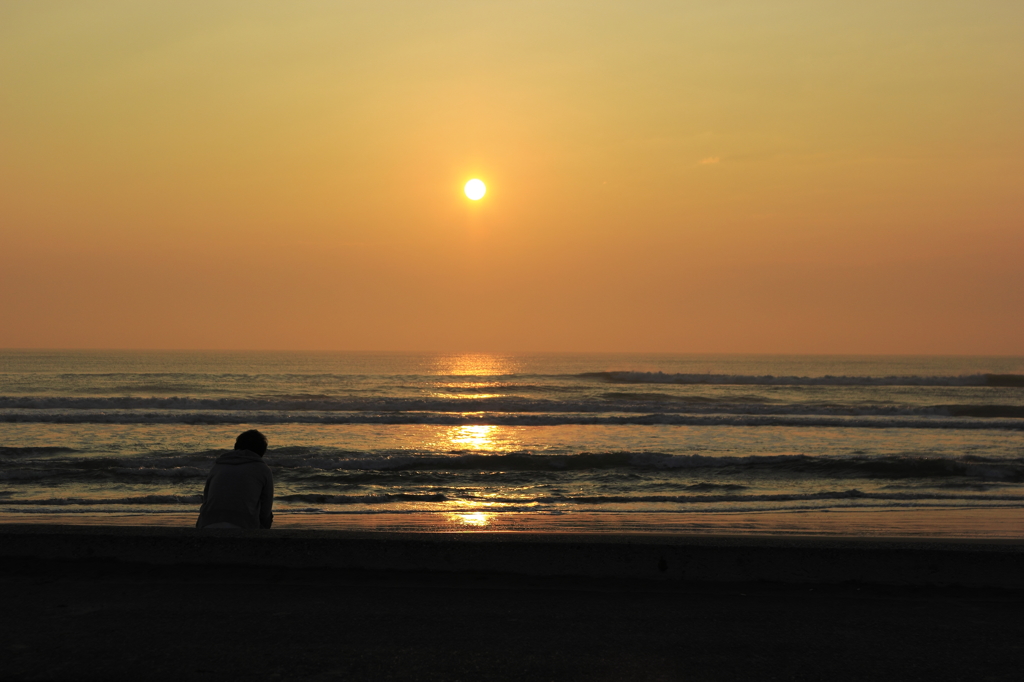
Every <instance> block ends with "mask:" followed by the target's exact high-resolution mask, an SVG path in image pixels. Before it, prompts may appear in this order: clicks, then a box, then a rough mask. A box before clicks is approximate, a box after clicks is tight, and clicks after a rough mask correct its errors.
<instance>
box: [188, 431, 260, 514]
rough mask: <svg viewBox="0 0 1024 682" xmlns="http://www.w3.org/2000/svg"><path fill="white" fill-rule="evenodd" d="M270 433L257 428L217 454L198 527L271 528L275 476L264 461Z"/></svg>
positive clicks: (247, 432)
mask: <svg viewBox="0 0 1024 682" xmlns="http://www.w3.org/2000/svg"><path fill="white" fill-rule="evenodd" d="M266 451H267V437H266V436H264V435H263V434H262V433H260V432H259V431H257V430H255V429H253V430H251V431H246V432H245V433H243V434H241V435H239V436H238V438H237V439H236V440H235V449H234V450H232V451H231V452H225V453H224V454H223V455H221V456H220V457H218V458H217V461H216V462H215V463H214V465H213V468H212V469H210V475H209V476H208V477H207V479H206V487H205V488H204V489H203V505H202V506H201V507H200V508H199V519H198V520H197V521H196V528H270V524H271V523H273V521H274V514H273V513H272V508H273V506H274V476H273V474H272V473H271V472H270V467H268V466H267V465H266V463H265V462H264V461H263V455H264V453H266Z"/></svg>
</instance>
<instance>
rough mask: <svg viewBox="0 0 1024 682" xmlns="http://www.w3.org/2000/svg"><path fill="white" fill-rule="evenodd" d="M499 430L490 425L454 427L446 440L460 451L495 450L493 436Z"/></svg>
mask: <svg viewBox="0 0 1024 682" xmlns="http://www.w3.org/2000/svg"><path fill="white" fill-rule="evenodd" d="M499 428H500V427H498V426H492V425H490V424H479V425H478V424H474V425H472V426H456V427H455V428H453V429H452V430H451V431H450V432H449V435H448V440H449V441H450V442H451V444H452V445H453V446H455V447H457V448H458V449H460V450H495V449H497V443H496V442H495V438H494V436H496V435H497V432H498V429H499Z"/></svg>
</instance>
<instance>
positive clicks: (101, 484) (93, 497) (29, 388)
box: [0, 351, 1024, 534]
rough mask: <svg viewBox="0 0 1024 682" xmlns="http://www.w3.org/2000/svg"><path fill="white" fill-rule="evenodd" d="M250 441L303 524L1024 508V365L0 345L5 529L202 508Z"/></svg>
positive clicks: (1010, 515) (280, 502) (1008, 513)
mask: <svg viewBox="0 0 1024 682" xmlns="http://www.w3.org/2000/svg"><path fill="white" fill-rule="evenodd" d="M253 427H255V428H259V429H260V430H261V431H263V432H264V433H265V434H266V435H267V437H268V439H269V441H270V450H269V451H268V453H267V455H266V457H265V460H266V461H267V463H268V464H269V465H270V467H271V469H272V470H273V472H274V477H275V481H276V502H275V513H277V514H278V515H279V516H278V518H281V517H282V515H283V516H285V517H287V518H290V519H291V522H292V523H293V525H294V524H295V523H299V524H301V523H308V524H309V525H310V526H312V527H315V526H317V525H318V524H322V523H324V522H327V521H328V520H330V519H335V520H337V519H340V518H347V519H359V522H360V523H361V524H363V526H365V527H372V525H373V519H374V518H383V517H375V516H374V515H382V514H385V515H389V516H388V518H394V515H401V514H419V515H421V517H422V515H423V514H434V515H444V516H446V517H447V518H451V519H456V520H461V522H462V523H464V524H465V525H467V526H473V527H487V526H488V525H489V524H490V523H491V521H492V520H494V519H499V518H503V519H506V520H507V519H509V518H515V515H518V514H529V515H532V517H533V518H538V515H540V516H545V515H548V516H551V517H552V518H554V517H559V518H576V519H582V520H584V521H583V523H596V524H599V523H600V519H602V518H612V517H613V516H614V518H617V519H620V520H621V519H623V518H626V519H628V518H636V519H641V518H645V519H648V520H649V521H648V523H649V524H667V525H669V526H671V525H672V519H674V518H678V519H684V518H685V519H688V520H690V519H694V518H700V517H701V515H706V516H710V515H721V514H765V513H783V512H784V513H805V512H817V511H825V510H830V511H851V510H869V511H895V510H915V511H923V512H927V511H928V510H942V511H943V513H944V514H945V515H946V516H945V517H942V518H948V517H949V512H950V510H953V511H956V510H975V511H977V510H984V511H987V513H989V515H990V516H991V515H992V514H996V515H997V516H998V515H999V514H1000V513H1001V512H1005V517H1003V518H1004V521H1006V520H1008V521H1007V522H1008V523H1010V524H1011V527H1012V525H1013V524H1014V523H1016V521H1015V519H1021V518H1022V516H1021V510H1022V509H1024V358H1020V357H933V356H929V357H881V356H849V357H844V356H742V355H626V354H623V355H592V354H511V355H505V354H372V353H299V352H295V353H271V352H266V353H242V352H238V353H228V352H141V351H140V352H125V351H102V352H101V351H79V352H70V351H0V515H2V516H3V518H4V519H5V520H8V521H9V520H11V519H15V520H24V521H26V522H30V521H45V520H46V519H47V518H48V517H54V515H59V516H60V517H61V518H63V519H67V518H68V517H69V516H70V517H72V518H75V517H79V518H82V519H86V518H88V519H90V520H91V521H92V522H96V520H97V519H99V520H102V519H103V518H104V517H110V518H115V517H118V518H122V519H123V518H124V517H126V516H135V517H137V518H141V519H151V520H154V521H158V520H159V518H160V517H161V515H164V516H166V517H167V518H171V517H173V518H183V517H182V515H183V514H195V513H196V512H197V510H198V507H199V502H200V494H201V492H202V489H203V483H204V480H205V477H206V474H207V472H208V470H209V469H210V467H211V465H212V463H213V460H214V459H215V458H216V456H217V455H218V454H219V453H220V452H221V451H223V450H225V449H230V448H231V446H232V444H233V442H234V437H235V436H236V435H237V434H238V433H239V432H241V431H243V430H245V429H248V428H253ZM602 515H606V516H602ZM190 518H191V517H190ZM524 518H525V517H524ZM773 518H774V517H773ZM936 518H940V517H936ZM587 519H593V520H594V521H586V520H587ZM296 520H298V521H296ZM1004 526H1005V524H1004ZM577 529H578V528H577ZM1021 534H1024V527H1022V528H1021Z"/></svg>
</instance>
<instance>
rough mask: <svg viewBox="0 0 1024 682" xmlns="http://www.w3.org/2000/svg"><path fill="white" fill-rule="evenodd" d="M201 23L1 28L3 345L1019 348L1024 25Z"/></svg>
mask: <svg viewBox="0 0 1024 682" xmlns="http://www.w3.org/2000/svg"><path fill="white" fill-rule="evenodd" d="M228 7H229V6H228V5H225V4H223V3H216V2H215V3H205V2H195V1H192V0H183V1H181V2H156V3H131V2H122V1H118V0H111V1H110V2H104V3H46V2H43V3H40V2H10V3H4V4H3V5H2V6H0V83H2V84H3V85H2V87H0V149H2V153H0V319H2V320H3V322H4V323H3V324H2V325H0V347H9V348H40V347H48V348H196V349H211V348H248V349H296V350H301V349H324V350H329V349H333V350H364V349H365V350H368V349H374V350H381V351H383V350H396V351H401V350H410V351H411V350H419V349H431V350H436V351H445V352H449V351H466V350H486V351H501V352H506V351H507V352H513V351H543V352H546V351H566V352H575V351H593V352H605V351H608V352H633V351H651V352H716V353H717V352H723V353H896V354H900V353H931V354H960V353H966V354H977V353H981V354H1014V353H1017V352H1019V351H1020V349H1021V348H1022V347H1024V316H1022V315H1020V314H1019V313H1020V310H1022V309H1024V268H1022V267H1020V263H1022V262H1024V228H1022V227H1021V225H1022V222H1021V221H1022V216H1024V204H1022V200H1021V197H1022V193H1021V191H1020V188H1021V180H1020V179H1021V177H1022V173H1024V169H1022V165H1024V136H1022V134H1021V130H1022V128H1021V126H1020V121H1021V120H1024V97H1022V95H1021V88H1020V87H1019V83H1020V82H1021V79H1022V77H1024V75H1022V74H1021V67H1020V64H1021V60H1020V59H1018V58H1015V56H1016V55H1018V54H1019V51H1020V45H1021V44H1024V16H1022V14H1021V13H1022V11H1024V10H1022V9H1021V5H1020V3H1005V2H1002V3H997V2H990V1H987V0H982V1H981V2H978V3H953V4H941V6H940V5H936V4H929V3H896V4H895V5H893V6H891V7H890V6H888V5H884V6H883V5H877V4H874V3H861V2H840V3H826V4H821V5H813V4H811V5H809V4H807V3H797V2H795V1H792V0H785V1H784V2H781V3H768V4H766V3H763V2H756V1H755V0H741V1H740V2H738V3H732V4H729V5H728V8H726V7H724V6H723V7H719V6H718V5H715V4H714V3H710V4H708V3H684V4H678V3H669V2H664V1H661V0H644V1H642V2H638V3H632V4H630V5H629V6H628V7H627V6H625V5H616V4H614V3H613V4H599V5H597V6H595V7H593V8H591V9H590V10H588V14H587V17H588V18H587V20H586V21H580V20H579V19H580V17H579V8H578V6H577V5H576V4H574V3H566V2H558V1H555V2H549V3H540V4H530V5H529V6H520V5H518V4H517V3H501V2H499V3H487V4H484V5H480V6H476V7H475V8H474V9H473V10H472V11H455V10H452V9H451V8H449V10H441V9H438V8H435V7H433V6H431V5H430V4H429V3H426V4H416V3H412V4H408V5H402V7H403V9H402V11H401V12H394V11H392V10H389V9H387V8H386V7H384V6H378V5H375V4H373V3H367V4H361V3H355V4H352V3H327V4H322V3H313V4H310V3H278V2H269V1H265V0H253V2H247V3H244V5H242V6H239V7H234V6H231V7H232V8H231V9H229V8H228ZM467 55H472V59H471V60H469V61H468V62H467ZM476 169H486V172H487V177H485V178H483V177H481V178H476V177H474V175H475V174H476V173H477V172H479V171H478V170H476ZM471 174H473V175H471ZM470 178H473V179H470ZM467 180H469V182H467ZM484 183H486V186H485V184H484ZM488 186H489V189H490V191H487V190H488ZM499 187H500V189H501V191H500V193H496V191H497V188H499ZM485 208H486V210H484V209H485ZM243 273H244V274H243ZM247 318H256V319H264V318H265V319H268V320H271V319H272V323H268V324H267V325H266V326H265V328H263V329H261V330H260V333H258V334H247V335H239V334H225V333H224V332H225V329H227V328H229V327H230V326H231V322H230V321H233V320H238V319H247Z"/></svg>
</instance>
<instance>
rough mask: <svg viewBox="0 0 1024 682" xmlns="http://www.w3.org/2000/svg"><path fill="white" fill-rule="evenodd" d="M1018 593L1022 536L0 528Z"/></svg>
mask: <svg viewBox="0 0 1024 682" xmlns="http://www.w3.org/2000/svg"><path fill="white" fill-rule="evenodd" d="M3 558H10V559H45V560H61V561H82V560H107V561H119V562H126V563H136V564H159V565H218V564H219V565H229V564H234V565H247V566H263V567H288V568H335V569H359V570H389V571H474V572H496V573H509V574H518V575H531V576H586V577H620V578H641V579H652V580H677V581H680V580H685V581H707V582H751V581H772V582H779V583H807V584H830V583H831V584H835V583H843V582H849V581H856V582H862V583H868V584H881V585H909V586H947V585H957V586H966V587H998V588H1010V589H1024V543H1022V542H1020V541H995V540H984V541H982V540H979V541H969V540H960V541H948V540H919V539H914V540H902V539H877V538H872V539H861V538H842V539H837V538H813V537H765V536H707V535H702V536H683V535H665V536H658V535H585V534H529V533H466V534H454V533H451V534H450V533H373V532H343V531H315V530H276V531H274V530H272V531H245V530H219V531H196V530H193V529H187V528H180V529H179V528H145V527H137V526H136V527H96V526H41V525H0V560H2V559H3Z"/></svg>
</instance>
